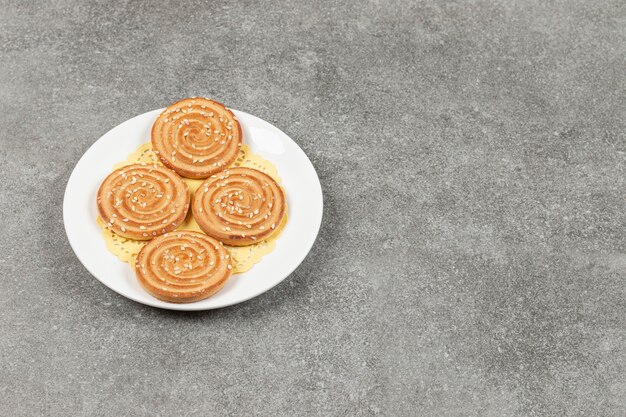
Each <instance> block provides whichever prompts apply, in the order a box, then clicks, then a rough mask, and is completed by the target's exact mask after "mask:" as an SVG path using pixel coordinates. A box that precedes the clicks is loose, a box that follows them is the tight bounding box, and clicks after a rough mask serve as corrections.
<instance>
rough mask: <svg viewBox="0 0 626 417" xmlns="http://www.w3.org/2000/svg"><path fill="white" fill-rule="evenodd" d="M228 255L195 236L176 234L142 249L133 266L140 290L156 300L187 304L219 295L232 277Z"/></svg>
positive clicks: (203, 237)
mask: <svg viewBox="0 0 626 417" xmlns="http://www.w3.org/2000/svg"><path fill="white" fill-rule="evenodd" d="M232 268H233V267H232V264H231V259H230V256H229V254H228V251H227V250H226V248H224V246H223V245H222V244H221V243H220V242H218V241H217V240H215V239H213V238H211V237H209V236H206V235H204V234H202V233H198V232H190V231H177V232H172V233H167V234H165V235H163V236H160V237H158V238H156V239H154V240H152V241H150V242H148V244H147V245H146V246H144V247H143V248H142V249H141V251H140V252H139V254H138V255H137V260H136V262H135V274H136V275H137V280H138V281H139V283H140V284H141V286H142V287H143V288H144V289H145V290H146V291H148V292H149V293H150V294H152V295H153V296H155V297H156V298H158V299H160V300H163V301H169V302H172V303H191V302H194V301H199V300H202V299H205V298H207V297H210V296H211V295H213V294H215V293H216V292H217V291H219V290H220V289H221V288H222V287H223V286H224V284H225V283H226V281H227V280H228V278H229V277H230V275H231V273H232Z"/></svg>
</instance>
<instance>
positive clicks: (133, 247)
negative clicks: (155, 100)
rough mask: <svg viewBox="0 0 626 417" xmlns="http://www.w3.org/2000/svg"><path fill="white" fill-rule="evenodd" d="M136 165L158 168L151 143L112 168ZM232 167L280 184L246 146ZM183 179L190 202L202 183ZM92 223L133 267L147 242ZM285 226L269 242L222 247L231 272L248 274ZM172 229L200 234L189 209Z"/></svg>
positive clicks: (273, 169) (270, 167) (269, 167)
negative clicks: (264, 175)
mask: <svg viewBox="0 0 626 417" xmlns="http://www.w3.org/2000/svg"><path fill="white" fill-rule="evenodd" d="M137 163H146V164H159V165H162V164H161V161H160V160H159V157H158V156H157V155H156V154H155V153H154V152H153V150H152V144H151V143H150V142H148V143H144V144H143V145H141V146H140V147H139V148H137V150H136V151H135V152H133V153H132V154H130V155H129V156H128V158H127V159H126V161H124V162H120V163H118V164H116V165H115V166H114V169H118V168H121V167H123V166H126V165H130V164H137ZM232 166H241V167H248V168H254V169H258V170H259V171H262V172H264V173H266V174H267V175H269V176H271V177H272V178H274V179H275V180H276V182H278V183H280V177H279V176H278V172H277V171H276V167H275V166H274V165H272V163H271V162H269V161H266V160H265V159H263V158H261V157H260V156H259V155H255V154H253V153H252V152H250V148H249V147H248V146H247V145H242V146H241V150H240V152H239V156H238V157H237V159H236V160H235V162H234V163H233V165H232ZM183 179H184V180H185V182H186V183H187V186H188V187H189V191H191V199H192V201H193V195H194V193H195V192H196V189H197V188H198V187H199V186H200V184H202V182H203V181H204V180H201V179H199V180H194V179H189V178H183ZM96 222H97V223H98V226H100V227H101V228H102V237H103V238H104V241H105V243H106V246H107V249H108V250H109V251H110V252H111V253H112V254H113V255H115V256H117V257H118V258H119V259H120V260H122V261H123V262H128V263H130V265H131V266H133V265H134V263H135V262H134V261H135V257H136V256H137V254H138V253H139V251H140V250H141V248H142V247H143V246H144V245H145V244H146V243H148V242H147V241H141V240H133V239H126V238H124V237H122V236H119V235H116V234H115V233H113V232H112V231H111V230H109V229H107V228H106V227H105V226H106V225H105V223H104V222H103V221H102V219H100V217H98V218H97V219H96ZM286 223H287V216H285V219H284V220H283V222H282V224H281V225H280V226H279V227H278V228H277V229H278V230H277V231H276V233H274V234H273V235H272V236H271V237H270V238H269V239H265V240H262V241H260V242H258V243H255V244H254V245H250V246H241V247H236V246H226V245H224V246H226V248H227V249H228V251H229V252H230V256H231V257H232V259H233V268H234V269H233V273H234V274H240V273H242V272H246V271H248V270H249V269H250V268H252V266H253V265H254V264H255V263H257V262H259V261H260V260H261V258H262V257H263V256H264V255H266V254H268V253H270V252H271V251H273V250H274V247H275V246H276V243H275V241H276V238H277V237H278V236H279V235H280V233H281V231H282V229H283V228H284V227H285V224H286ZM176 230H195V231H197V232H202V230H200V227H199V226H198V223H196V221H195V219H194V218H193V214H192V212H191V209H189V213H188V214H187V218H186V219H185V221H184V222H183V223H182V224H181V225H180V226H179V227H178V228H177V229H176Z"/></svg>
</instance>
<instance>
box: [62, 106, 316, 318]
mask: <svg viewBox="0 0 626 417" xmlns="http://www.w3.org/2000/svg"><path fill="white" fill-rule="evenodd" d="M163 110H165V108H161V109H154V110H149V111H147V112H144V113H141V114H138V115H136V116H134V117H131V118H129V119H126V120H124V121H122V122H120V123H118V124H117V125H115V126H114V127H112V128H111V129H109V130H107V131H106V132H105V133H104V134H102V135H100V137H99V138H98V139H96V140H95V141H94V142H93V143H92V144H91V145H90V146H89V147H88V148H87V149H86V150H85V151H84V152H83V154H82V155H81V157H80V158H79V159H78V161H77V162H76V164H75V165H74V168H72V172H71V173H70V175H69V178H68V180H67V183H66V185H65V191H64V193H63V228H64V230H65V235H66V236H67V240H68V242H69V244H70V247H71V248H72V251H73V252H74V255H75V256H76V258H77V259H78V261H79V262H80V263H81V265H82V266H83V267H84V268H85V269H86V270H87V271H88V272H89V273H90V274H91V275H92V276H93V277H94V278H95V279H96V280H98V281H99V282H100V283H102V284H103V285H104V286H105V287H107V288H108V289H110V290H112V291H113V292H115V293H116V294H119V295H120V296H122V297H124V298H127V299H129V300H132V301H134V302H136V303H139V304H143V305H147V306H150V307H153V308H160V309H164V310H170V311H207V310H215V309H219V308H224V307H229V306H232V305H236V304H240V303H244V302H246V301H249V300H251V299H253V298H255V297H258V296H259V295H261V294H264V293H265V292H268V291H270V290H271V289H273V288H274V287H276V286H277V285H278V284H280V283H282V282H283V281H285V280H286V279H287V278H288V277H289V276H291V274H293V272H294V271H295V270H296V269H298V267H299V266H300V265H301V264H302V262H304V260H305V259H306V257H307V256H308V255H309V253H310V252H311V249H312V248H313V246H314V245H315V242H317V239H318V237H319V231H320V228H321V226H322V220H323V217H324V193H323V189H322V184H321V181H320V179H319V175H318V174H317V170H316V169H315V165H313V162H311V159H310V158H309V157H308V156H307V154H306V153H305V152H304V150H302V148H301V147H300V145H298V143H297V142H296V141H294V140H293V139H292V138H291V137H290V136H289V135H287V134H286V133H285V132H283V131H282V130H281V129H280V128H278V127H276V126H275V125H273V124H272V123H270V122H267V121H265V120H263V119H261V118H259V117H257V116H254V115H253V114H250V113H247V112H245V111H241V110H236V109H233V108H230V110H232V111H233V112H234V113H235V114H237V113H239V114H241V115H244V116H245V117H250V118H253V119H257V120H259V121H261V122H263V123H266V124H269V125H271V126H272V127H273V128H274V129H276V130H278V131H279V132H280V133H281V134H283V135H284V136H285V137H286V138H288V139H289V140H290V141H291V142H292V144H293V145H294V146H295V148H296V152H300V153H301V154H302V156H304V158H305V159H306V160H307V161H308V162H309V164H310V165H311V167H312V169H313V172H314V173H315V185H316V188H317V190H316V191H318V192H319V207H320V210H319V216H317V219H316V220H317V221H316V224H314V230H315V237H314V238H313V239H311V241H310V243H309V244H307V246H308V247H307V248H306V251H304V252H303V255H302V256H301V257H300V259H298V260H297V262H294V264H293V267H292V268H289V272H287V273H286V274H285V276H284V277H283V278H281V279H280V280H277V281H276V282H275V283H273V284H271V285H270V286H268V287H266V288H262V289H260V290H258V291H253V292H252V293H250V294H248V295H246V296H245V297H243V298H242V299H239V300H236V301H230V302H229V301H227V302H223V303H221V304H218V305H214V306H199V305H198V303H199V302H195V303H180V304H177V303H168V302H165V301H162V300H159V299H157V298H154V297H151V298H149V299H145V300H144V299H138V298H136V297H134V296H133V295H132V294H122V293H121V292H120V291H118V290H117V289H115V288H114V287H113V286H111V285H109V284H108V283H107V282H106V281H105V280H102V279H100V278H99V277H98V276H97V274H95V273H94V272H93V271H92V270H91V268H90V267H89V266H88V265H87V264H86V262H84V261H83V259H81V256H80V255H79V251H77V250H76V245H77V244H78V242H76V241H73V238H72V237H71V234H70V232H69V230H68V222H69V221H70V220H69V217H70V213H69V209H68V198H69V194H70V185H71V184H72V183H73V182H74V181H76V178H77V175H78V173H77V171H76V169H77V168H78V166H79V165H80V164H81V162H82V161H83V159H84V158H85V157H86V155H87V154H88V153H89V151H90V150H91V149H92V148H93V147H94V146H96V145H97V144H98V143H99V142H100V140H101V139H102V138H103V137H105V136H106V135H108V134H109V133H110V132H111V131H113V130H114V129H116V128H117V127H119V126H120V125H122V124H124V123H127V122H129V121H131V120H133V119H136V118H139V117H143V116H144V115H146V114H148V113H152V112H157V111H163ZM120 262H121V261H120ZM253 268H254V266H253ZM201 301H202V300H201Z"/></svg>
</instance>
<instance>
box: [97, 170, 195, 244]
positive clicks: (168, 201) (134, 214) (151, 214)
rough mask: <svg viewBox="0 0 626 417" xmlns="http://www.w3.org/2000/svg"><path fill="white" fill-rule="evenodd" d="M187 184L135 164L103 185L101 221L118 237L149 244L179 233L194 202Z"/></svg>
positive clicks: (167, 173)
mask: <svg viewBox="0 0 626 417" xmlns="http://www.w3.org/2000/svg"><path fill="white" fill-rule="evenodd" d="M190 199H191V197H190V194H189V188H188V187H187V184H185V181H183V179H182V178H181V177H180V176H179V175H178V174H176V173H175V172H174V171H172V170H171V169H167V168H165V167H163V166H158V165H146V164H133V165H127V166H125V167H122V168H120V169H117V170H115V171H113V172H112V173H111V174H109V176H108V177H106V178H105V180H104V181H103V182H102V185H100V189H99V190H98V196H97V203H98V212H99V214H100V217H101V218H102V220H103V221H104V223H106V226H107V227H108V228H109V229H111V230H112V231H113V232H115V233H116V234H118V235H120V236H123V237H126V238H129V239H135V240H149V239H152V238H155V237H156V236H159V235H162V234H164V233H167V232H169V231H171V230H174V229H176V227H178V226H179V225H180V223H181V222H182V221H183V220H184V219H185V216H187V212H188V211H189V202H190Z"/></svg>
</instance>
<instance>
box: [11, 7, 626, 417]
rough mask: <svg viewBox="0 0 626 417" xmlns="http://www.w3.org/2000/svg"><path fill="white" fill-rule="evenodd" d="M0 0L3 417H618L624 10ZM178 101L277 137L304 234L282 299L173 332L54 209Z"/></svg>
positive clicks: (177, 317)
mask: <svg viewBox="0 0 626 417" xmlns="http://www.w3.org/2000/svg"><path fill="white" fill-rule="evenodd" d="M1 3H2V4H1V6H0V10H1V11H0V126H1V130H0V155H1V157H2V163H1V164H0V170H1V171H2V173H1V178H2V179H1V182H0V210H1V212H2V214H3V215H2V218H1V219H0V227H1V230H2V239H1V246H0V253H1V256H0V263H1V264H2V265H1V266H2V267H1V268H0V271H1V274H2V277H1V280H0V305H1V308H2V310H1V316H0V333H1V336H0V414H1V415H4V416H37V415H45V416H70V415H71V416H92V415H93V416H121V415H131V416H142V415H154V416H156V415H159V416H180V415H186V416H248V415H259V416H308V415H311V416H377V415H381V416H497V417H503V416H583V415H585V416H625V415H626V252H625V251H626V210H625V200H624V191H625V189H626V188H625V186H626V181H625V178H626V176H625V174H626V169H625V166H626V165H625V163H626V136H625V132H626V130H625V123H626V88H625V80H626V71H625V69H626V3H624V2H623V1H621V0H609V1H599V0H575V1H544V0H541V1H539V0H534V1H533V0H524V1H470V2H464V1H446V2H444V1H434V0H424V1H420V2H411V1H390V2H387V1H368V0H366V1H358V2H357V1H350V2H344V1H321V2H314V1H310V2H296V1H293V0H282V1H273V2H261V1H258V2H253V1H248V0H246V1H238V2H184V1H182V2H163V3H160V4H157V2H144V1H126V2H115V3H116V4H113V3H114V2H108V1H99V2H93V1H89V2H78V1H76V2H72V1H67V0H58V1H54V2H17V1H9V2H6V1H2V2H1ZM188 95H208V96H211V97H214V98H216V99H218V100H220V101H223V102H225V103H227V104H228V105H230V106H231V107H234V108H237V109H241V110H245V111H247V112H250V113H252V114H255V115H257V116H259V117H261V118H263V119H266V120H268V121H270V122H272V123H274V124H275V125H276V126H278V127H279V128H281V129H282V130H284V131H285V132H286V133H287V134H289V135H290V136H291V137H292V138H294V140H295V141H296V142H298V143H299V145H300V146H301V147H302V148H303V149H304V150H305V152H306V153H307V154H308V155H309V157H310V158H311V160H312V162H313V164H314V165H315V167H316V169H317V171H318V173H319V176H320V180H321V183H322V187H323V189H324V198H325V202H324V209H325V213H324V221H323V224H322V228H321V232H320V235H319V238H318V240H317V242H316V244H315V246H314V248H313V250H312V251H311V253H310V255H309V256H308V258H307V259H306V260H305V261H304V263H303V264H302V265H301V266H300V268H299V269H297V270H296V271H295V272H294V273H293V274H292V275H291V276H290V277H289V278H288V279H287V280H286V281H285V282H283V283H282V284H281V285H279V286H278V287H276V288H275V289H273V290H272V291H270V292H268V293H266V294H264V295H262V296H260V297H258V298H255V299H253V300H251V301H249V302H246V303H244V304H241V305H237V306H234V307H230V308H225V309H222V310H218V311H209V312H204V313H193V314H181V313H175V312H168V311H161V310H157V309H153V308H149V307H145V306H142V305H139V304H136V303H134V302H132V301H129V300H126V299H124V298H123V297H121V296H118V295H117V294H115V293H113V292H112V291H110V290H109V289H107V288H106V287H104V286H103V285H102V284H100V283H99V282H98V281H97V280H96V279H94V278H93V277H92V276H91V275H90V274H89V273H88V272H87V271H86V270H85V269H84V268H83V267H82V265H81V264H80V263H79V261H78V260H77V259H76V257H75V256H74V254H73V253H72V250H71V249H70V247H69V244H68V242H67V239H66V237H65V233H64V229H63V223H62V218H61V212H62V198H63V192H64V189H65V184H66V182H67V179H68V177H69V175H70V172H71V171H72V168H73V167H74V165H75V163H76V162H77V161H78V159H79V158H80V156H81V155H82V154H83V152H85V150H86V149H87V148H88V147H89V146H90V145H91V144H92V143H93V142H94V141H95V140H97V139H98V138H99V137H100V136H101V135H102V134H103V133H105V132H106V131H107V130H109V129H110V128H111V127H113V126H115V125H117V124H119V123H120V122H122V121H124V120H126V119H128V118H130V117H131V116H134V115H137V114H140V113H143V112H145V111H148V110H151V109H155V108H159V107H163V106H165V105H167V104H168V103H170V102H172V101H173V100H175V99H178V98H181V97H184V96H188Z"/></svg>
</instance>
